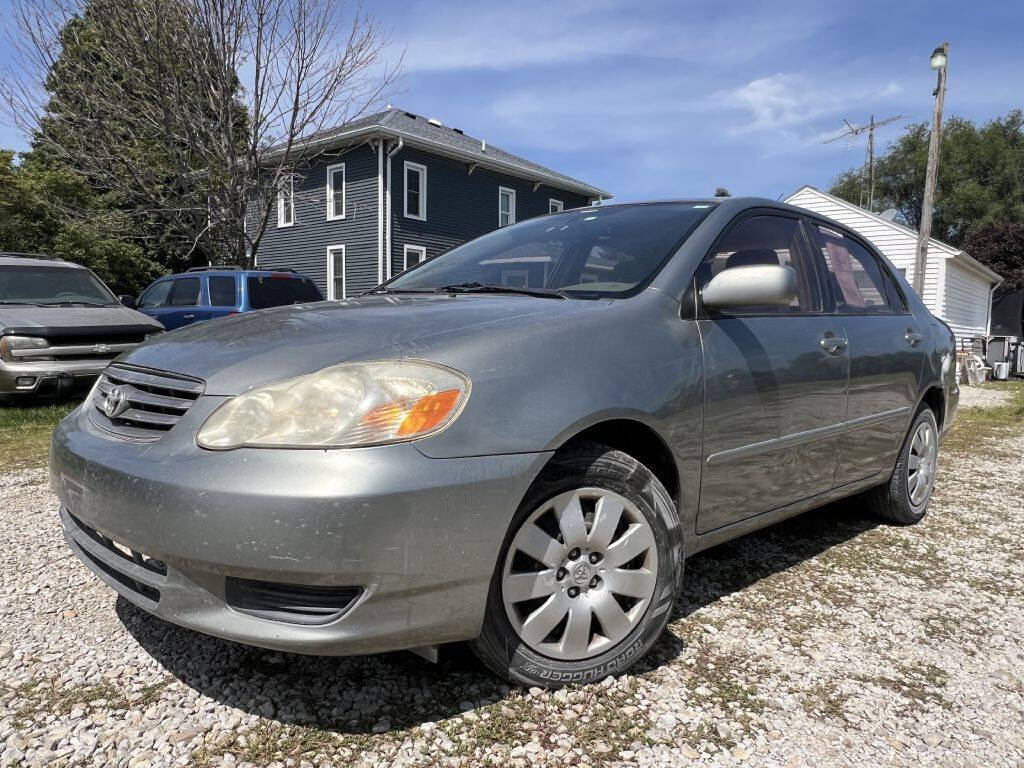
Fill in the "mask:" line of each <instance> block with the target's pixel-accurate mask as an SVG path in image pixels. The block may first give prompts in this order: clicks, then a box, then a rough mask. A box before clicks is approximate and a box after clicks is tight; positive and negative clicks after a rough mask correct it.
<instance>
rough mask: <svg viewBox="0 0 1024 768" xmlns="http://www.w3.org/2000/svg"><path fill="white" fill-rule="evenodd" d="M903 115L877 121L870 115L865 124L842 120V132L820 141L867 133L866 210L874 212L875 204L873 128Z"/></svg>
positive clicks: (836, 139)
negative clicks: (844, 128)
mask: <svg viewBox="0 0 1024 768" xmlns="http://www.w3.org/2000/svg"><path fill="white" fill-rule="evenodd" d="M904 117H905V115H893V116H892V117H887V118H885V120H879V121H878V122H875V116H874V115H872V116H871V120H870V121H869V122H868V124H867V125H850V121H849V120H843V122H844V123H846V130H845V131H844V132H843V133H841V134H839V135H838V136H833V137H832V138H831V139H825V141H824V142H822V143H824V144H829V143H831V142H833V141H839V140H840V139H845V138H847V137H853V136H860V134H862V133H867V135H868V178H869V185H868V210H869V211H872V212H874V204H875V128H881V127H882V126H883V125H888V124H889V123H892V122H895V121H897V120H902V119H903V118H904ZM863 189H864V187H863V183H862V185H861V190H863Z"/></svg>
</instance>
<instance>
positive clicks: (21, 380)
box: [14, 376, 36, 389]
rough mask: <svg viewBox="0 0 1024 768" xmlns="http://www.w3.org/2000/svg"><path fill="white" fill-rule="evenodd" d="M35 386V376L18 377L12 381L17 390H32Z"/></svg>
mask: <svg viewBox="0 0 1024 768" xmlns="http://www.w3.org/2000/svg"><path fill="white" fill-rule="evenodd" d="M35 385H36V377H35V376H19V377H18V378H16V379H15V380H14V386H15V387H17V388H18V389H32V387H34V386H35Z"/></svg>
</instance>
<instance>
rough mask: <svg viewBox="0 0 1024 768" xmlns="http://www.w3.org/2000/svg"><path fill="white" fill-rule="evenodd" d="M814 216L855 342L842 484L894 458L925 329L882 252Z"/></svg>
mask: <svg viewBox="0 0 1024 768" xmlns="http://www.w3.org/2000/svg"><path fill="white" fill-rule="evenodd" d="M809 224H810V226H809V227H808V228H809V230H810V232H811V235H812V237H813V238H814V240H815V245H816V247H817V248H819V249H820V251H821V253H822V256H823V260H824V263H825V266H826V269H827V277H828V279H827V281H826V282H827V285H826V289H827V292H828V293H831V295H832V297H831V301H832V305H833V306H834V307H835V312H836V317H837V319H839V320H841V322H842V325H843V328H844V330H845V334H846V337H847V338H848V339H849V345H850V394H849V397H848V399H847V405H846V421H847V425H848V431H847V433H846V435H845V436H844V438H843V442H842V447H841V451H840V459H839V467H838V470H837V471H836V485H837V486H839V485H845V484H847V483H852V482H855V481H857V480H863V479H865V478H867V477H871V476H872V475H875V474H877V473H879V472H881V471H882V470H883V469H886V468H888V467H891V466H892V465H893V463H894V461H895V459H896V452H897V451H898V450H899V448H900V446H901V445H902V441H903V437H904V435H905V433H906V430H907V427H908V425H909V423H910V417H911V416H912V415H913V414H912V413H911V412H910V411H911V408H913V406H914V405H915V403H916V401H917V392H918V383H919V382H920V379H921V371H922V369H923V367H924V354H925V353H924V343H923V337H922V335H921V334H922V332H923V329H922V328H921V325H920V323H919V322H918V321H917V318H915V317H914V316H913V315H912V314H911V313H910V312H909V311H908V309H907V303H906V299H905V298H904V297H903V293H902V291H901V289H900V288H899V287H898V285H897V281H896V279H895V277H894V275H893V274H892V272H891V270H890V267H889V265H888V264H887V263H886V262H885V260H884V259H882V258H880V257H879V256H877V255H876V254H874V253H873V252H871V251H870V250H869V249H868V248H867V247H866V246H865V245H864V244H863V243H861V242H859V241H858V240H856V239H854V236H852V235H850V234H849V233H846V232H841V231H839V230H837V229H835V228H834V227H831V226H827V225H824V224H818V223H816V222H813V221H812V222H809ZM826 301H828V299H827V298H826Z"/></svg>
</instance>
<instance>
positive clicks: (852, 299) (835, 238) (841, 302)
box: [812, 225, 902, 314]
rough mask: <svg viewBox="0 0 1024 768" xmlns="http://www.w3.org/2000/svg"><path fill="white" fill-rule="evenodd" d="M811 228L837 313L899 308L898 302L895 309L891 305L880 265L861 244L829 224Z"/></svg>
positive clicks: (886, 310)
mask: <svg viewBox="0 0 1024 768" xmlns="http://www.w3.org/2000/svg"><path fill="white" fill-rule="evenodd" d="M812 229H813V230H814V235H815V237H816V238H817V239H818V244H819V247H820V248H821V253H822V255H823V256H824V258H825V265H826V266H827V267H828V279H829V281H830V283H831V284H832V295H833V297H834V298H835V302H836V311H837V312H845V313H850V314H878V313H887V312H893V311H896V312H901V311H902V308H901V307H900V306H899V304H898V303H897V304H896V309H893V308H892V307H891V305H890V298H889V288H888V287H887V286H886V283H885V280H884V279H883V278H882V267H881V265H880V264H879V263H878V260H877V259H876V258H875V257H874V256H873V255H872V254H871V253H869V252H868V250H867V249H866V248H865V247H864V246H862V245H861V244H860V243H858V242H857V241H855V240H852V239H851V238H849V237H846V236H845V235H844V234H843V233H842V232H839V231H837V230H835V229H832V228H830V227H825V226H820V225H818V226H813V227H812ZM890 281H891V278H890Z"/></svg>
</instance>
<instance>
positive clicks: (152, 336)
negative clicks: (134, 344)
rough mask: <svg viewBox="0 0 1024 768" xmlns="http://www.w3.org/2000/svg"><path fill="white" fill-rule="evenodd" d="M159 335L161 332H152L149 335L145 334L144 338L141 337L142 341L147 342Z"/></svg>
mask: <svg viewBox="0 0 1024 768" xmlns="http://www.w3.org/2000/svg"><path fill="white" fill-rule="evenodd" d="M161 333H163V331H152V332H150V333H147V334H146V335H145V336H144V337H143V341H149V340H150V339H152V338H154V337H156V336H159V335H160V334H161Z"/></svg>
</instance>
